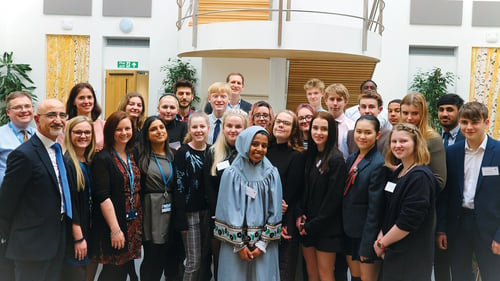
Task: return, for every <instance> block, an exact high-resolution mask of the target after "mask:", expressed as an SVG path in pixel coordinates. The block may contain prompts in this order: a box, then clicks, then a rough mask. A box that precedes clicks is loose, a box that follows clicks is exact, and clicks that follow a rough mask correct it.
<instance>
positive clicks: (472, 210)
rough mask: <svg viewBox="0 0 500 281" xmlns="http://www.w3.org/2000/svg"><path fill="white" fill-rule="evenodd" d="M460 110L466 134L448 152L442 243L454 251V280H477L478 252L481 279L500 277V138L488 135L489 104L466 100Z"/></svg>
mask: <svg viewBox="0 0 500 281" xmlns="http://www.w3.org/2000/svg"><path fill="white" fill-rule="evenodd" d="M458 116H459V122H460V129H461V130H462V133H463V135H464V136H465V138H466V139H465V141H460V142H457V143H455V144H454V145H452V146H449V147H448V150H447V152H446V162H447V163H446V164H447V167H448V181H447V182H446V187H445V189H444V190H443V192H442V196H441V198H440V201H439V203H438V226H437V232H438V235H437V243H438V245H439V247H440V248H441V249H443V250H446V249H447V250H448V251H449V255H450V262H451V273H452V279H453V281H461V280H464V281H465V280H467V281H469V280H473V279H472V278H473V277H472V259H473V254H475V256H476V257H477V262H478V265H479V271H480V272H481V278H482V280H483V281H493V280H498V278H499V275H498V269H499V268H500V174H499V166H500V142H499V141H497V140H494V139H493V138H491V137H489V136H487V135H486V131H487V129H488V126H489V119H488V109H487V108H486V106H485V105H483V104H481V103H479V102H469V103H466V104H464V105H463V106H462V108H461V109H460V110H459V113H458ZM474 280H475V279H474Z"/></svg>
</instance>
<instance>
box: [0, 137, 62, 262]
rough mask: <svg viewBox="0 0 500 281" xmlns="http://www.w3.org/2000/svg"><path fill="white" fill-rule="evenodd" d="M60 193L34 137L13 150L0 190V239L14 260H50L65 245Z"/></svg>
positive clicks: (44, 150)
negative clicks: (5, 241)
mask: <svg viewBox="0 0 500 281" xmlns="http://www.w3.org/2000/svg"><path fill="white" fill-rule="evenodd" d="M62 227H64V224H63V223H61V194H60V192H59V184H58V181H57V178H56V174H55V171H54V168H53V166H52V162H51V161H50V157H49V154H48V153H47V150H46V149H45V147H44V145H43V143H42V141H41V140H40V138H38V136H37V135H33V137H32V138H31V139H30V140H29V141H27V142H25V143H24V144H22V145H21V146H19V147H18V148H17V149H16V150H14V151H13V152H12V153H11V154H10V155H9V157H8V159H7V171H6V173H5V178H4V181H3V183H2V188H0V236H1V237H2V238H6V239H8V242H7V243H8V245H7V252H6V256H7V257H8V258H10V259H13V260H39V261H41V260H50V259H53V258H55V257H56V254H57V250H58V247H61V246H62V245H64V243H65V241H66V240H65V235H64V231H61V230H62V229H61V228H62Z"/></svg>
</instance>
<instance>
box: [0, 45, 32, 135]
mask: <svg viewBox="0 0 500 281" xmlns="http://www.w3.org/2000/svg"><path fill="white" fill-rule="evenodd" d="M30 71H31V67H30V66H29V64H15V63H14V62H13V60H12V52H10V53H7V52H4V53H3V56H2V57H0V103H1V107H0V124H2V125H3V124H6V123H7V122H9V118H8V117H7V114H6V112H5V98H6V97H7V95H8V94H10V93H11V92H13V91H25V92H28V93H30V94H31V92H32V91H33V90H34V89H35V87H34V86H32V84H33V81H32V80H31V78H30V77H29V75H28V73H29V72H30ZM31 96H32V98H33V100H36V96H35V95H33V94H31Z"/></svg>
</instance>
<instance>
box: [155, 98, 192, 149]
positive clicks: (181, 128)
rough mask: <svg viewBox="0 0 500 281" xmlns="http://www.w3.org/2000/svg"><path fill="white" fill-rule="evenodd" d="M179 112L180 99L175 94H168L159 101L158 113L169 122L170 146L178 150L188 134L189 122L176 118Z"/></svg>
mask: <svg viewBox="0 0 500 281" xmlns="http://www.w3.org/2000/svg"><path fill="white" fill-rule="evenodd" d="M177 113H179V100H178V99H177V97H176V96H175V95H172V94H166V95H163V96H161V98H160V100H159V101H158V114H159V116H160V117H161V118H163V120H165V121H166V122H167V132H168V137H169V141H170V147H171V148H173V149H175V150H177V149H179V147H181V145H182V142H183V141H184V138H185V137H186V134H187V131H188V130H187V124H186V123H184V122H181V121H178V120H177V119H176V116H177Z"/></svg>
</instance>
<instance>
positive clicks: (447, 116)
mask: <svg viewBox="0 0 500 281" xmlns="http://www.w3.org/2000/svg"><path fill="white" fill-rule="evenodd" d="M463 104H464V100H463V99H462V98H461V97H460V96H459V95H457V94H446V95H444V96H441V97H440V98H439V100H438V103H437V105H438V119H439V124H441V127H442V128H443V130H442V131H441V136H442V137H443V143H444V147H448V146H449V145H452V144H454V143H456V142H459V141H461V140H464V139H465V137H464V135H462V133H461V132H460V125H459V124H458V111H459V110H460V108H461V107H462V105H463ZM437 281H438V280H437Z"/></svg>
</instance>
